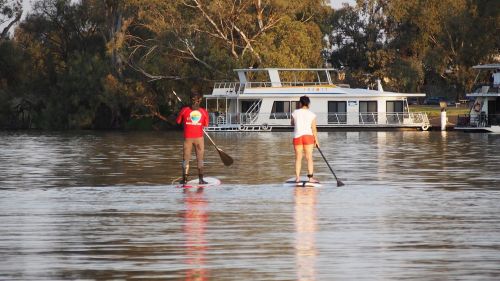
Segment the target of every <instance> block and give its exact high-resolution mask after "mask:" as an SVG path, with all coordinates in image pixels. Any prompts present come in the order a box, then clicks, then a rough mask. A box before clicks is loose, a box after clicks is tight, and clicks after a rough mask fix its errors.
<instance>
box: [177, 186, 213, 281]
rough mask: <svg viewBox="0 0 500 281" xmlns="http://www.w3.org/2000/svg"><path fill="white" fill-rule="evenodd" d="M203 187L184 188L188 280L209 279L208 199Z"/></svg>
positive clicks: (201, 280)
mask: <svg viewBox="0 0 500 281" xmlns="http://www.w3.org/2000/svg"><path fill="white" fill-rule="evenodd" d="M203 191H204V190H203V188H199V189H197V190H189V189H184V205H185V208H186V211H185V213H184V227H183V231H184V237H185V248H186V265H187V268H188V269H187V270H186V278H185V280H186V281H204V280H209V275H208V270H207V268H206V265H205V263H206V258H205V254H206V252H207V240H206V238H205V230H206V228H207V222H208V211H207V209H208V201H207V199H206V198H205V196H204V194H203Z"/></svg>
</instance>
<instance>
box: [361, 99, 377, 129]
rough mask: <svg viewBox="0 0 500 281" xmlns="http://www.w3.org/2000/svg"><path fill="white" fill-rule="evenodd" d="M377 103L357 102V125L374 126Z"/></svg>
mask: <svg viewBox="0 0 500 281" xmlns="http://www.w3.org/2000/svg"><path fill="white" fill-rule="evenodd" d="M377 112H378V110H377V101H360V102H359V123H360V124H375V123H377V120H378V118H377V116H378V113H377Z"/></svg>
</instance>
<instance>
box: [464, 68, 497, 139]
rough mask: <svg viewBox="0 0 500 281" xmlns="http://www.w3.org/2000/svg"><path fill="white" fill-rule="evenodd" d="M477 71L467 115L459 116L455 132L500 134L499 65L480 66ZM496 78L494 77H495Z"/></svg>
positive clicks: (469, 96)
mask: <svg viewBox="0 0 500 281" xmlns="http://www.w3.org/2000/svg"><path fill="white" fill-rule="evenodd" d="M472 68H473V69H476V70H477V72H478V73H477V75H476V79H475V81H474V86H473V87H472V91H471V92H470V93H467V94H466V96H467V97H468V98H472V99H473V101H474V102H472V103H471V106H470V110H469V113H468V114H464V115H459V116H458V119H457V125H456V126H455V130H461V131H483V132H484V131H487V132H493V133H500V64H498V63H497V64H482V65H476V66H473V67H472ZM495 76H496V77H495Z"/></svg>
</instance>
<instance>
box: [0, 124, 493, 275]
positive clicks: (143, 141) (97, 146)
mask: <svg viewBox="0 0 500 281" xmlns="http://www.w3.org/2000/svg"><path fill="white" fill-rule="evenodd" d="M211 134H212V136H213V138H214V140H215V142H216V143H217V144H218V145H219V146H220V147H221V148H223V149H224V151H226V152H227V153H229V154H230V155H231V156H232V157H233V158H234V159H235V164H234V165H232V166H230V167H226V166H224V165H223V164H222V163H221V161H220V158H219V156H218V154H217V152H216V151H215V150H214V148H213V147H211V146H208V147H207V153H206V166H207V172H206V174H207V175H209V176H216V177H218V178H220V179H221V180H222V182H223V184H222V185H221V186H219V187H217V188H214V189H206V190H204V191H201V190H200V191H197V190H187V191H185V192H183V190H182V189H176V188H174V187H173V186H171V185H170V183H171V182H172V180H173V179H174V178H176V177H178V176H179V167H180V165H179V163H180V162H179V161H180V158H181V155H180V152H181V151H182V143H181V139H182V135H181V134H180V133H178V132H168V133H158V132H147V133H145V132H142V133H140V132H134V133H109V132H108V133H105V132H84V133H72V134H58V133H54V134H47V135H44V134H41V135H38V134H23V133H6V132H0V280H13V281H17V280H23V281H24V280H125V279H126V280H132V279H134V280H146V279H147V280H217V281H226V280H231V281H232V280H318V281H319V280H496V279H498V276H500V268H499V267H498V265H499V264H500V238H499V237H500V236H499V235H498V232H499V230H500V204H498V202H500V189H499V186H500V174H499V173H498V167H500V154H499V153H498V151H499V148H500V135H491V134H462V133H456V132H321V133H320V134H319V138H320V143H322V150H323V152H324V154H325V156H326V158H327V159H328V160H329V162H330V164H331V165H332V167H333V169H334V170H335V172H336V174H337V175H338V176H339V178H340V179H341V180H342V181H343V182H344V183H346V186H345V187H342V188H337V187H336V186H335V184H334V183H335V182H334V181H333V177H332V175H331V172H330V171H329V169H328V167H327V166H326V164H325V163H324V161H323V159H321V157H320V155H319V153H315V157H316V159H315V160H316V162H315V164H316V165H315V174H316V175H317V176H318V178H319V179H320V180H322V181H323V182H327V181H328V180H331V181H332V182H331V183H332V184H331V185H327V186H324V187H323V188H321V189H310V188H297V189H286V188H284V187H283V186H282V184H281V182H282V181H283V180H285V179H287V178H289V177H290V176H291V175H292V174H293V170H294V168H293V149H292V145H291V141H290V140H291V138H290V137H291V133H289V132H284V133H282V132H276V133H274V132H271V133H262V134H260V133H211ZM339 242H341V243H339Z"/></svg>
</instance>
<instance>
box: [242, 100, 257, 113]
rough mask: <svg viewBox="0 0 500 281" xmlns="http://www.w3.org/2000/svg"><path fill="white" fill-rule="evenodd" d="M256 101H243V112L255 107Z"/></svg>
mask: <svg viewBox="0 0 500 281" xmlns="http://www.w3.org/2000/svg"><path fill="white" fill-rule="evenodd" d="M256 102H257V101H256V100H244V101H241V109H240V111H241V112H247V111H248V110H249V109H250V108H251V107H252V106H255V105H254V104H255V103H256Z"/></svg>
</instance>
